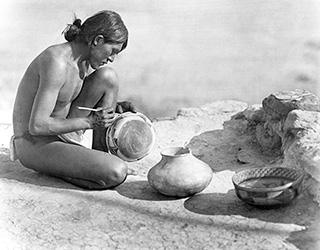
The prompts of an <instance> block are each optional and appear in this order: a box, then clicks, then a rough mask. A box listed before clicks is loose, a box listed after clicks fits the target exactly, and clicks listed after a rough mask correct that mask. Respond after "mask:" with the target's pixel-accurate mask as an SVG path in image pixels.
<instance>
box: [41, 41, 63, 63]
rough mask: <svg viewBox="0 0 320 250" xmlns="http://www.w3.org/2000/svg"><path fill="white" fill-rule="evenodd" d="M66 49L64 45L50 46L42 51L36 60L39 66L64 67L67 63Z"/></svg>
mask: <svg viewBox="0 0 320 250" xmlns="http://www.w3.org/2000/svg"><path fill="white" fill-rule="evenodd" d="M67 55H68V47H67V46H66V44H57V45H52V46H50V47H48V48H46V49H45V50H44V51H42V52H41V53H40V54H39V56H38V57H37V58H36V61H37V62H38V63H40V65H47V64H57V65H61V66H66V64H67V63H68V60H67V59H68V56H67Z"/></svg>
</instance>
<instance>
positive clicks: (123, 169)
mask: <svg viewBox="0 0 320 250" xmlns="http://www.w3.org/2000/svg"><path fill="white" fill-rule="evenodd" d="M127 174H128V166H127V164H126V163H125V162H124V161H121V162H119V163H117V165H116V166H115V167H114V169H113V171H112V176H111V179H112V180H113V181H114V182H115V183H117V185H119V184H121V183H122V182H123V181H124V180H125V179H126V177H127Z"/></svg>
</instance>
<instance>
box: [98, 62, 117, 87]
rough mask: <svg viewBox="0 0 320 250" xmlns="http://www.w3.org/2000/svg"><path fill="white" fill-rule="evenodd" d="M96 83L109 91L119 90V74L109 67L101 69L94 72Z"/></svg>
mask: <svg viewBox="0 0 320 250" xmlns="http://www.w3.org/2000/svg"><path fill="white" fill-rule="evenodd" d="M94 81H95V82H96V83H99V84H100V85H101V86H102V87H104V88H107V89H118V88H119V80H118V75H117V72H116V71H115V70H114V69H112V68H109V67H101V68H99V69H97V70H96V71H95V72H94Z"/></svg>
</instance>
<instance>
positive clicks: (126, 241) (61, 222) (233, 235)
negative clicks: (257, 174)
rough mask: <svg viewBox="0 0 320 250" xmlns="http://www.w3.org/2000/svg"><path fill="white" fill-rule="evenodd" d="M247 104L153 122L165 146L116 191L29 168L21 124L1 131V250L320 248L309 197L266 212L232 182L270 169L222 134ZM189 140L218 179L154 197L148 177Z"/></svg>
mask: <svg viewBox="0 0 320 250" xmlns="http://www.w3.org/2000/svg"><path fill="white" fill-rule="evenodd" d="M245 107H246V104H244V103H239V102H228V101H225V102H217V103H212V104H210V105H206V106H203V107H201V108H195V109H186V110H184V111H182V112H180V116H178V117H177V118H176V119H171V120H158V121H154V127H155V130H156V135H157V142H156V145H155V147H154V149H153V150H152V152H151V153H150V154H149V155H148V156H147V157H145V158H144V159H142V160H141V161H138V162H134V163H130V167H131V168H133V169H135V170H136V171H137V173H138V175H136V176H129V177H128V179H127V180H126V182H125V183H123V184H122V185H120V186H119V187H117V188H115V189H113V190H106V191H86V190H82V189H79V188H77V187H75V186H72V185H70V184H68V183H65V182H64V181H62V180H60V179H56V178H52V177H49V176H46V175H43V174H40V173H36V172H34V171H32V170H29V169H26V168H24V167H23V166H22V165H21V164H20V163H19V162H18V161H16V162H11V161H10V160H9V156H8V153H9V151H8V141H7V138H9V136H10V132H11V129H12V127H11V126H10V125H5V124H3V125H2V126H1V131H0V132H1V134H0V138H1V145H2V148H1V151H0V152H1V153H0V238H1V242H0V249H5V250H7V249H228V250H230V249H237V250H238V249H250V250H257V249H264V250H265V249H272V250H275V249H281V250H282V249H301V250H317V249H319V247H320V237H319V231H320V230H319V222H320V216H319V215H320V209H319V204H317V203H315V202H314V201H313V200H312V197H310V195H309V194H308V193H307V192H306V191H303V192H302V193H301V195H300V196H299V197H298V198H297V199H296V200H295V201H294V202H293V203H291V204H290V205H288V206H285V207H279V208H270V209H261V208H256V207H253V206H250V205H246V204H244V203H243V202H242V201H241V200H239V199H238V198H237V197H236V195H235V192H234V189H233V185H232V182H231V177H232V176H233V175H234V174H235V173H236V172H238V171H240V170H242V169H247V168H252V167H259V166H262V165H263V166H270V165H272V164H273V163H272V161H271V160H270V159H268V158H264V157H256V160H255V161H254V164H251V163H248V164H242V163H240V162H239V161H238V160H237V157H236V155H237V153H238V152H239V150H240V149H241V150H244V151H245V152H246V155H247V156H248V155H251V157H255V156H256V155H257V154H256V153H257V152H256V149H255V148H254V147H252V146H251V144H250V141H249V139H248V137H247V136H246V135H245V134H243V135H239V134H235V133H232V132H231V131H229V130H226V129H225V128H224V127H223V123H224V121H228V120H229V119H230V117H231V116H232V115H233V114H235V113H237V112H239V111H241V110H243V109H244V108H245ZM185 143H188V145H189V147H190V148H191V149H192V152H193V154H194V155H195V156H196V157H198V158H199V159H201V160H203V161H204V162H206V163H207V164H208V165H209V166H210V167H211V168H212V170H213V172H214V175H213V179H212V181H211V183H210V185H209V186H208V187H207V188H206V189H205V190H204V191H203V192H201V193H199V194H196V195H195V196H192V197H188V198H180V199H177V198H172V197H167V196H164V195H161V194H159V193H157V192H156V191H155V190H153V189H152V188H151V187H150V185H149V184H148V181H147V173H148V170H149V169H150V168H151V167H152V166H154V165H155V164H156V163H157V162H158V161H159V160H160V159H161V156H160V151H161V150H162V149H164V148H167V147H171V146H183V145H184V144H185Z"/></svg>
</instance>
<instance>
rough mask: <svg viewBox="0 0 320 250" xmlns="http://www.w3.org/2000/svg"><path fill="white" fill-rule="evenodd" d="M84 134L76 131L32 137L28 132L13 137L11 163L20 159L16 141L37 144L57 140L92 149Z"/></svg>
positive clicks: (11, 141)
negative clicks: (21, 140)
mask: <svg viewBox="0 0 320 250" xmlns="http://www.w3.org/2000/svg"><path fill="white" fill-rule="evenodd" d="M83 134H84V132H83V131H76V132H71V133H65V134H61V135H32V134H30V133H29V132H28V131H26V132H24V133H23V134H22V135H13V136H12V137H11V140H10V159H11V161H15V160H17V159H18V157H17V152H16V147H15V143H14V141H15V140H18V139H24V140H26V141H28V142H31V143H32V144H35V143H36V142H39V141H43V140H44V139H56V140H59V141H62V142H65V143H70V144H74V145H78V146H82V147H86V148H90V147H89V143H88V141H87V139H86V138H85V137H84V135H83Z"/></svg>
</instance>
